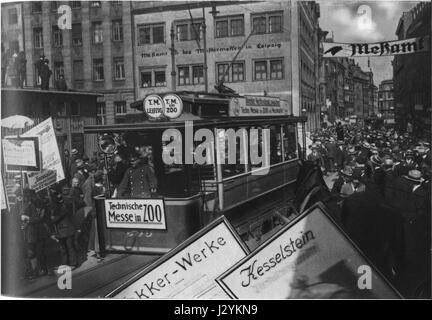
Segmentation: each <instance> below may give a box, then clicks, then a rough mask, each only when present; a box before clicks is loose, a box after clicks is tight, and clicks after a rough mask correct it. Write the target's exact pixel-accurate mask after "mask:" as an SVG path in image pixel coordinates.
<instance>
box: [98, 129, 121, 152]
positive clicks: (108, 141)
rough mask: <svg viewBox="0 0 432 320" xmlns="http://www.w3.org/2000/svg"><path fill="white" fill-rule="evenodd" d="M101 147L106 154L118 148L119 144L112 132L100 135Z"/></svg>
mask: <svg viewBox="0 0 432 320" xmlns="http://www.w3.org/2000/svg"><path fill="white" fill-rule="evenodd" d="M99 149H100V150H101V151H102V152H103V153H105V154H113V153H114V152H115V151H116V150H117V144H116V141H115V139H114V137H113V136H112V135H110V134H104V135H102V136H100V137H99Z"/></svg>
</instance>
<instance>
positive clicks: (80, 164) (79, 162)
mask: <svg viewBox="0 0 432 320" xmlns="http://www.w3.org/2000/svg"><path fill="white" fill-rule="evenodd" d="M75 163H76V167H77V169H82V168H84V161H83V159H76V160H75Z"/></svg>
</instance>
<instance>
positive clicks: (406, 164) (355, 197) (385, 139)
mask: <svg viewBox="0 0 432 320" xmlns="http://www.w3.org/2000/svg"><path fill="white" fill-rule="evenodd" d="M311 140H312V144H311V145H309V148H310V151H309V152H310V153H309V155H308V156H307V158H308V160H311V161H314V162H316V163H317V164H319V165H320V166H321V168H322V172H323V174H324V175H325V176H327V180H331V179H332V181H333V182H334V183H333V185H332V186H331V192H332V193H333V194H334V195H335V196H338V198H339V199H342V200H341V201H340V202H339V205H340V206H341V219H342V221H341V223H342V224H343V225H344V227H345V228H346V231H348V234H349V235H350V236H351V237H352V239H353V240H355V242H357V244H358V245H359V247H360V248H361V249H362V250H364V252H365V253H366V254H367V255H368V256H369V257H372V260H373V261H375V262H376V263H377V264H378V265H379V267H381V270H382V271H383V272H384V273H385V274H386V275H387V276H388V278H389V279H392V278H395V281H396V283H398V284H399V285H400V286H401V287H402V288H403V291H404V292H409V294H408V295H410V294H412V292H413V291H414V290H416V288H418V286H419V285H420V283H424V281H430V268H431V267H430V262H431V260H430V243H431V238H430V234H431V183H430V179H431V172H432V170H431V149H430V141H426V140H424V139H420V138H418V137H416V136H414V135H413V134H412V132H403V133H400V132H397V130H395V129H393V128H385V127H373V126H371V125H369V126H367V125H366V126H364V125H355V124H349V125H342V124H341V123H338V124H337V125H336V126H331V127H328V128H326V129H320V130H319V131H317V132H315V133H313V134H312V135H311ZM353 217H354V218H353ZM395 226H396V227H395ZM396 228H398V230H396ZM395 230H396V231H395ZM386 232H392V234H394V239H390V240H389V241H387V240H388V239H387V238H385V236H384V234H385V233H386ZM386 241H387V242H386ZM395 246H397V248H396V249H393V252H394V253H393V257H391V258H389V259H393V262H389V261H390V260H389V259H388V257H387V256H388V255H389V252H390V251H391V247H395ZM398 268H399V270H396V269H398ZM425 279H429V280H425ZM422 281H423V282H422ZM429 283H430V282H429ZM429 288H430V285H429Z"/></svg>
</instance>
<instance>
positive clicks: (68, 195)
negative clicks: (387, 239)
mask: <svg viewBox="0 0 432 320" xmlns="http://www.w3.org/2000/svg"><path fill="white" fill-rule="evenodd" d="M310 138H311V140H312V143H311V145H309V146H308V147H309V151H308V152H307V153H308V156H307V159H308V160H311V161H314V162H316V163H317V164H318V165H319V166H320V167H321V168H322V171H323V174H324V175H326V176H327V177H328V178H333V179H334V183H333V184H332V187H331V192H332V193H333V194H334V195H338V196H339V197H340V199H342V202H341V208H342V212H343V214H344V215H345V216H347V212H352V211H355V210H357V211H359V210H360V211H362V210H363V211H362V212H360V213H359V217H360V218H359V220H355V223H354V224H353V225H352V228H351V234H350V236H352V238H353V239H354V240H356V241H357V242H358V244H359V247H360V248H361V249H362V250H364V251H365V252H366V254H367V255H369V256H371V257H372V258H373V259H372V260H374V258H376V260H380V258H381V257H376V256H377V255H382V256H383V254H382V252H381V251H379V250H378V249H377V248H378V244H377V243H376V242H373V243H368V239H366V240H365V237H366V238H367V235H368V234H367V232H366V233H365V232H364V230H365V229H364V228H363V229H362V227H361V226H362V225H363V226H365V228H366V229H373V228H377V226H378V225H379V224H374V221H371V220H373V219H374V217H373V215H378V213H377V210H382V208H383V204H385V205H386V206H387V207H389V208H391V209H392V210H393V211H394V212H397V213H398V216H400V217H401V219H402V221H403V222H402V229H404V230H403V231H401V234H403V239H402V242H403V243H404V246H405V248H404V249H403V250H402V249H401V252H402V251H403V252H404V254H405V255H406V256H408V257H409V258H408V261H410V265H407V266H406V270H405V271H404V273H403V274H404V275H407V277H408V278H409V277H415V276H416V275H419V274H420V273H421V272H419V268H420V269H422V270H423V269H424V270H423V271H425V272H426V271H427V268H428V267H427V266H428V258H429V253H430V252H429V250H430V248H429V245H430V218H431V216H430V215H431V187H430V178H431V172H432V170H431V150H430V141H425V140H421V139H418V138H415V137H414V136H412V135H411V134H410V133H400V132H397V131H396V130H395V129H391V128H390V129H389V128H385V127H382V128H373V127H371V126H360V125H342V124H341V123H338V124H337V125H336V126H332V127H328V128H323V129H320V130H318V131H316V132H313V133H312V134H311V136H310ZM63 167H64V171H65V176H66V178H65V179H64V180H63V181H62V182H61V183H58V184H56V185H54V186H52V187H50V188H49V191H48V192H47V191H46V190H44V191H41V192H38V193H35V192H34V191H32V190H28V189H25V190H24V204H25V205H24V208H23V210H22V221H23V234H24V238H25V242H26V252H27V255H26V256H27V277H28V278H34V277H36V276H40V275H45V274H46V273H47V272H48V267H47V258H46V248H47V243H48V242H49V241H51V245H52V244H53V242H52V241H54V242H55V243H57V245H58V246H59V249H60V250H59V251H60V258H61V259H60V260H61V265H68V266H70V267H72V268H75V267H78V266H79V265H80V263H82V261H83V260H85V259H87V257H89V256H94V257H95V258H96V259H97V260H98V261H102V259H103V256H102V254H101V249H100V248H99V243H98V234H97V231H98V228H97V222H98V221H97V218H96V203H95V196H98V195H106V196H110V197H115V198H148V197H151V196H152V194H154V193H156V192H157V188H158V181H157V179H156V176H155V173H154V164H153V154H152V150H151V147H148V146H144V145H143V146H139V145H138V146H135V147H131V148H124V147H121V146H120V147H118V148H117V150H116V152H115V153H114V154H112V155H111V157H110V158H109V160H107V159H106V158H105V156H104V154H103V153H98V154H94V155H93V157H92V158H91V159H90V158H89V157H87V156H85V155H82V154H80V152H79V151H78V150H77V149H72V150H71V151H70V152H69V151H65V154H64V163H63ZM108 181H109V183H107V182H108ZM357 195H358V197H357ZM363 195H366V198H364V197H363ZM353 221H354V220H353ZM349 223H350V222H349ZM349 223H348V224H349ZM353 230H354V231H353ZM356 232H357V234H356ZM370 238H371V239H372V238H373V237H372V236H371V237H370ZM428 244H429V245H428ZM374 256H375V257H374ZM378 264H379V263H378ZM429 265H430V260H429ZM429 268H430V267H429ZM383 269H385V267H384V268H383ZM423 271H422V272H423ZM392 272H395V271H394V270H392V269H391V268H390V270H385V272H384V273H387V275H389V274H390V275H389V277H391V276H392V275H391V273H392ZM429 272H430V270H429ZM408 278H406V279H405V280H406V281H407V282H409V281H408V280H409V279H408ZM407 279H408V280H407ZM414 282H415V281H414ZM414 282H413V283H414Z"/></svg>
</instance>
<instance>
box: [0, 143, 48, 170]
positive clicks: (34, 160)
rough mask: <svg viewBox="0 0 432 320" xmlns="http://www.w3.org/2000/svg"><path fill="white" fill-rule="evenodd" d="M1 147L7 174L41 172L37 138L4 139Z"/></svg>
mask: <svg viewBox="0 0 432 320" xmlns="http://www.w3.org/2000/svg"><path fill="white" fill-rule="evenodd" d="M2 145H3V159H4V162H5V164H6V171H7V172H19V171H36V172H39V171H40V170H41V167H40V158H39V140H38V138H37V137H5V139H3V140H2Z"/></svg>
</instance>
